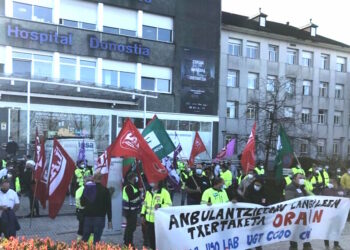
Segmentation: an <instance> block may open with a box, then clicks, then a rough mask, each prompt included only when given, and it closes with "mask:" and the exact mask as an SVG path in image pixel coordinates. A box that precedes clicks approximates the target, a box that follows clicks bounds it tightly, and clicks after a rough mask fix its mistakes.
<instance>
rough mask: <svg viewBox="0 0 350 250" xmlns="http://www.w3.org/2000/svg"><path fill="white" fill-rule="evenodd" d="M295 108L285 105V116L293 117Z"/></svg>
mask: <svg viewBox="0 0 350 250" xmlns="http://www.w3.org/2000/svg"><path fill="white" fill-rule="evenodd" d="M293 115H294V108H293V107H284V117H285V118H293Z"/></svg>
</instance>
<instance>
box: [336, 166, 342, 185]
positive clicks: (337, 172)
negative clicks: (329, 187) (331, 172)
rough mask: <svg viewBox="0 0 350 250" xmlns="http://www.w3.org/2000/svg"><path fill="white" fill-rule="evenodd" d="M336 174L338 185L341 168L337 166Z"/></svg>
mask: <svg viewBox="0 0 350 250" xmlns="http://www.w3.org/2000/svg"><path fill="white" fill-rule="evenodd" d="M336 175H337V182H338V185H340V180H341V177H342V173H341V169H340V168H337V171H336Z"/></svg>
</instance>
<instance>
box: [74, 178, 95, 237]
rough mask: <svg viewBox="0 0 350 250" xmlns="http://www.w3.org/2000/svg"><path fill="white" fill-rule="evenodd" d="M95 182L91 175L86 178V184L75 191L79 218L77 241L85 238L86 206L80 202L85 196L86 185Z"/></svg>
mask: <svg viewBox="0 0 350 250" xmlns="http://www.w3.org/2000/svg"><path fill="white" fill-rule="evenodd" d="M86 184H87V185H90V184H93V181H92V178H91V177H85V178H84V185H82V186H81V187H79V188H78V189H77V191H76V192H75V207H76V210H75V212H76V216H77V220H78V223H79V224H78V232H77V235H78V236H77V241H80V240H81V239H82V238H83V230H84V207H83V206H82V205H81V203H80V199H81V197H82V196H83V193H84V188H85V185H86Z"/></svg>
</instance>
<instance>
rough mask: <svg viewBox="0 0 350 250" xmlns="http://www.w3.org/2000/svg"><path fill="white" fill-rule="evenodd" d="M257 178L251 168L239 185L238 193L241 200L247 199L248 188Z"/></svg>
mask: <svg viewBox="0 0 350 250" xmlns="http://www.w3.org/2000/svg"><path fill="white" fill-rule="evenodd" d="M254 180H255V173H254V170H249V171H248V174H247V175H246V176H245V177H244V178H243V180H242V181H241V183H240V184H239V186H238V190H237V192H238V195H239V196H240V199H241V200H244V199H246V196H245V195H246V190H247V188H248V187H249V185H250V184H251V183H252V182H253V181H254Z"/></svg>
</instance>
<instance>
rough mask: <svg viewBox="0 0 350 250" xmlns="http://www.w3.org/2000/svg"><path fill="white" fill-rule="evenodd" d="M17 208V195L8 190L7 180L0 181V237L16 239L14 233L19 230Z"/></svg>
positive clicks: (8, 183)
mask: <svg viewBox="0 0 350 250" xmlns="http://www.w3.org/2000/svg"><path fill="white" fill-rule="evenodd" d="M18 208H19V199H18V195H17V193H16V192H15V191H14V190H13V189H10V182H9V180H8V179H3V180H2V181H1V192H0V214H1V220H0V224H1V227H0V236H1V235H2V234H4V236H5V237H6V238H7V239H8V238H10V237H11V236H13V237H16V231H18V230H19V229H20V227H19V224H18V220H17V217H16V215H15V212H16V211H17V210H18Z"/></svg>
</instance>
